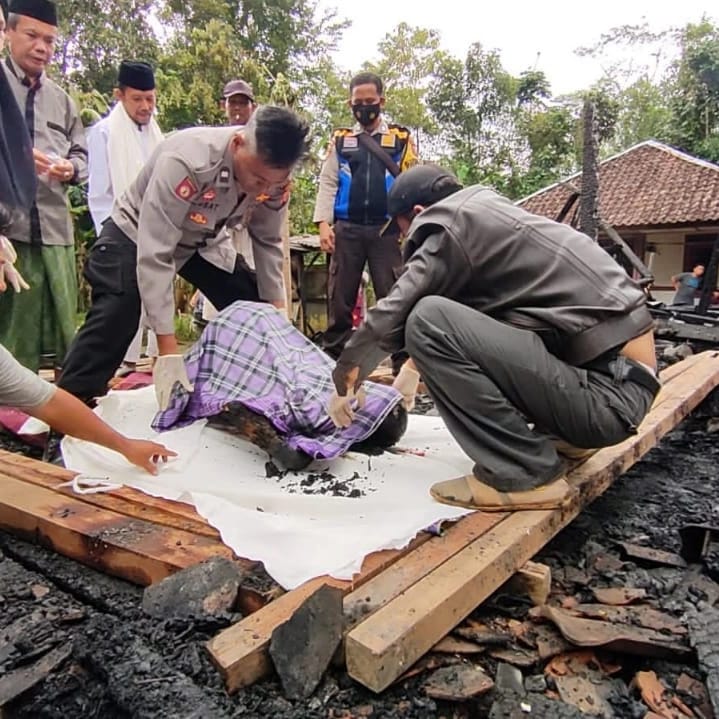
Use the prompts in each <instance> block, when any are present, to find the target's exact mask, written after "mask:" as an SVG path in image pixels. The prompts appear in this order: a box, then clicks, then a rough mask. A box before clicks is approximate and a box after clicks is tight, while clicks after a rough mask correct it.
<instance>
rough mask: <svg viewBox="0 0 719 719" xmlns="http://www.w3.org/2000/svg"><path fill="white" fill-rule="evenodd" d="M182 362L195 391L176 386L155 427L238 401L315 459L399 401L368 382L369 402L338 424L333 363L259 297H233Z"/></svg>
mask: <svg viewBox="0 0 719 719" xmlns="http://www.w3.org/2000/svg"><path fill="white" fill-rule="evenodd" d="M185 366H186V367H187V376H188V377H189V379H190V382H192V383H193V384H194V387H195V388H194V391H192V392H187V391H186V390H185V389H184V388H183V387H182V386H180V385H179V384H176V385H175V388H174V390H173V393H172V398H171V400H170V404H169V406H168V408H167V409H166V410H165V411H164V412H158V414H157V415H156V416H155V419H154V420H153V422H152V427H153V429H155V430H157V431H162V430H167V429H171V428H173V427H181V426H183V425H187V424H190V423H191V422H193V421H194V420H196V419H200V418H201V417H211V416H212V415H215V414H219V412H220V411H221V410H222V407H223V406H224V405H225V404H227V403H228V402H231V401H238V402H241V403H242V404H243V405H245V407H248V408H249V409H251V410H254V411H255V412H258V413H259V414H261V415H264V416H265V417H267V419H269V420H270V422H272V424H273V425H274V426H275V427H276V428H277V429H278V430H279V431H280V432H281V433H282V434H283V435H285V436H286V437H287V440H288V444H289V445H290V446H291V447H292V448H294V449H301V450H303V451H304V452H307V453H308V454H309V455H311V456H312V457H315V458H323V459H332V458H333V457H337V456H339V455H340V454H343V453H344V452H346V451H347V450H348V449H349V448H350V447H351V446H352V445H353V444H354V443H355V442H361V441H362V440H363V439H366V438H367V437H368V436H369V435H370V434H372V432H374V430H375V429H376V428H377V426H378V425H379V424H380V423H381V422H382V420H383V419H384V418H385V417H386V416H387V414H388V413H389V412H390V411H391V410H392V408H393V407H394V406H395V405H396V404H397V403H398V402H399V401H400V400H401V399H402V395H401V394H400V393H399V392H397V390H395V389H394V388H392V387H388V386H386V385H381V384H377V383H375V382H365V383H364V388H365V390H366V392H367V401H366V403H365V406H364V407H363V408H362V409H358V410H357V411H356V412H355V420H354V422H352V424H351V425H350V426H349V427H346V428H337V427H335V426H334V424H332V421H331V420H330V419H329V417H328V416H327V409H326V407H327V404H328V402H329V399H330V397H331V395H332V392H333V391H334V385H333V384H332V369H333V367H334V362H333V361H332V360H331V359H330V358H329V357H328V356H327V355H326V354H325V353H324V352H323V351H322V350H320V349H319V348H318V347H316V346H315V345H314V344H312V342H310V341H309V340H308V339H307V338H306V337H305V336H304V335H303V334H302V333H301V332H300V331H299V330H297V329H296V328H295V327H294V326H293V325H292V324H291V323H290V322H289V321H288V320H286V319H285V318H284V317H283V315H282V314H281V313H280V312H278V311H277V310H276V309H275V308H274V307H272V306H271V305H267V304H260V303H255V302H244V301H239V302H235V303H234V304H232V305H230V306H229V307H227V308H225V309H224V310H223V311H222V312H220V314H218V315H217V317H216V318H215V319H213V320H212V321H211V322H209V324H208V325H207V327H205V329H204V331H203V333H202V337H200V340H199V341H198V342H196V343H195V345H194V346H193V347H192V349H191V350H190V352H189V353H188V354H187V355H186V357H185Z"/></svg>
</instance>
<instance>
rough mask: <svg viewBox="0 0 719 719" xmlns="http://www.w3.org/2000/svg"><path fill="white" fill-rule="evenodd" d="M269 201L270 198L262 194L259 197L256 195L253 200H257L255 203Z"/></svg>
mask: <svg viewBox="0 0 719 719" xmlns="http://www.w3.org/2000/svg"><path fill="white" fill-rule="evenodd" d="M269 199H270V196H269V195H267V194H265V193H264V192H263V193H262V194H260V195H257V197H255V200H257V202H267V200H269Z"/></svg>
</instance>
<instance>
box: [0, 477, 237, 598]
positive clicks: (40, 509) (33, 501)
mask: <svg viewBox="0 0 719 719" xmlns="http://www.w3.org/2000/svg"><path fill="white" fill-rule="evenodd" d="M0 528H2V529H4V530H6V531H8V532H10V533H12V534H16V535H18V536H21V537H23V538H25V539H29V540H31V541H36V542H38V543H39V544H42V545H44V546H46V547H49V548H50V549H53V550H54V551H56V552H58V553H59V554H63V555H64V556H66V557H70V558H71V559H75V560H77V561H79V562H82V563H83V564H87V565H89V566H91V567H94V568H95V569H99V570H101V571H103V572H105V573H107V574H113V575H115V576H117V577H121V578H123V579H126V580H128V581H130V582H134V583H135V584H141V585H147V584H151V583H152V582H155V581H158V580H159V579H164V578H165V577H167V576H169V575H170V574H172V573H174V572H176V571H177V570H178V569H183V568H185V567H189V566H190V565H192V564H197V563H198V562H202V561H204V560H205V559H209V558H210V557H214V556H223V557H228V558H234V554H233V552H232V550H231V549H229V548H228V547H226V546H225V545H224V544H222V543H221V542H219V541H218V540H215V539H211V538H209V537H203V536H199V535H197V534H191V533H190V532H185V531H182V530H179V529H173V528H171V527H166V526H162V525H157V524H152V523H151V522H145V521H143V520H139V519H132V518H130V517H126V516H124V515H121V514H117V513H116V512H111V511H109V510H107V509H101V508H100V507H96V506H93V505H91V504H88V503H87V502H83V501H80V500H78V499H75V498H73V497H66V496H64V495H62V494H60V493H58V492H54V491H52V490H49V489H46V488H44V487H38V486H37V485H33V484H30V483H28V482H23V481H21V480H18V479H15V478H13V477H10V476H8V475H7V474H5V473H0Z"/></svg>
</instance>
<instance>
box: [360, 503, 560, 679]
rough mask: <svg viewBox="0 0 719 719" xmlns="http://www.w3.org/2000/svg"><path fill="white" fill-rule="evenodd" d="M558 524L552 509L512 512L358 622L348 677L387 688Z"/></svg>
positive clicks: (515, 568) (499, 582)
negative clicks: (432, 570)
mask: <svg viewBox="0 0 719 719" xmlns="http://www.w3.org/2000/svg"><path fill="white" fill-rule="evenodd" d="M561 526H562V524H561V513H555V512H554V511H552V510H545V511H528V512H514V513H513V514H511V515H510V516H509V517H507V518H506V519H504V520H503V521H502V522H500V523H499V524H498V525H497V526H495V527H493V528H492V529H490V530H489V532H487V533H485V534H484V535H482V536H481V537H480V538H479V539H477V540H476V541H475V542H472V544H470V545H469V546H468V547H466V548H465V549H464V550H462V551H461V552H459V553H457V554H456V555H454V557H452V558H451V559H450V560H448V561H447V562H445V563H444V564H442V565H441V566H440V567H439V568H438V569H436V570H435V571H434V572H431V573H430V574H428V575H427V576H426V577H424V578H423V579H422V580H420V581H419V582H417V583H416V584H414V585H413V586H412V587H410V588H409V589H408V590H407V591H406V592H404V593H403V594H402V595H401V596H399V597H397V598H396V599H394V600H393V601H391V602H389V604H387V605H385V606H384V607H382V608H381V609H380V610H379V611H377V612H376V613H375V614H373V615H372V616H371V617H369V619H366V620H365V621H364V622H362V623H361V624H359V625H358V626H356V627H355V628H354V629H353V630H352V631H351V632H350V633H349V634H348V635H347V638H346V661H347V671H348V673H349V675H350V676H351V677H353V678H354V679H356V680H357V681H359V682H361V683H362V684H364V685H365V686H366V687H369V688H370V689H372V690H373V691H375V692H380V691H382V690H384V689H386V688H387V687H388V686H389V685H390V684H392V682H393V681H394V680H395V679H397V677H399V676H400V675H401V674H402V673H404V671H406V670H407V669H409V667H411V666H412V664H414V663H415V662H416V661H417V659H419V658H420V657H421V656H423V655H424V654H426V653H427V652H428V651H429V650H430V649H431V648H432V647H433V646H434V645H435V644H436V643H437V642H438V641H439V640H440V639H441V638H442V637H443V636H445V635H446V634H448V633H449V632H450V631H451V630H452V629H453V628H454V627H456V626H457V624H459V623H460V622H461V621H462V620H463V619H464V618H465V617H466V616H467V615H468V614H469V613H470V612H472V610H474V608H475V607H476V606H477V605H478V604H480V603H481V602H482V601H483V600H484V599H486V598H487V597H488V596H489V595H490V594H491V593H492V592H493V591H494V590H495V589H497V588H498V587H500V586H501V585H502V584H503V583H504V582H505V581H506V580H507V579H508V578H509V577H510V576H511V575H512V574H514V572H515V571H516V570H517V569H518V568H519V567H521V566H522V564H524V563H525V562H526V561H527V560H528V559H530V557H532V556H534V554H536V552H538V551H539V549H541V547H542V546H544V544H546V542H548V541H549V539H550V538H551V537H552V536H553V535H554V534H555V533H556V531H558V529H559V528H560V527H561Z"/></svg>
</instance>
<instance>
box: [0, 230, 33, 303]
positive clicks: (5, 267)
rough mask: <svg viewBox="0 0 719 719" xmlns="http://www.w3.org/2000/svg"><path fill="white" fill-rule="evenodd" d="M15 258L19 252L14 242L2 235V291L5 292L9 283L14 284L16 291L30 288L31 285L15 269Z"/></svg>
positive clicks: (0, 250)
mask: <svg viewBox="0 0 719 719" xmlns="http://www.w3.org/2000/svg"><path fill="white" fill-rule="evenodd" d="M15 260H17V252H15V248H14V247H13V245H12V242H10V240H8V238H7V237H5V235H0V292H5V290H6V289H7V286H8V284H10V285H12V288H13V289H14V290H15V292H21V291H22V290H29V289H30V285H29V284H28V283H27V282H25V279H24V278H23V276H22V275H21V274H20V273H19V272H18V271H17V270H16V269H15V267H14V264H15Z"/></svg>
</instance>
